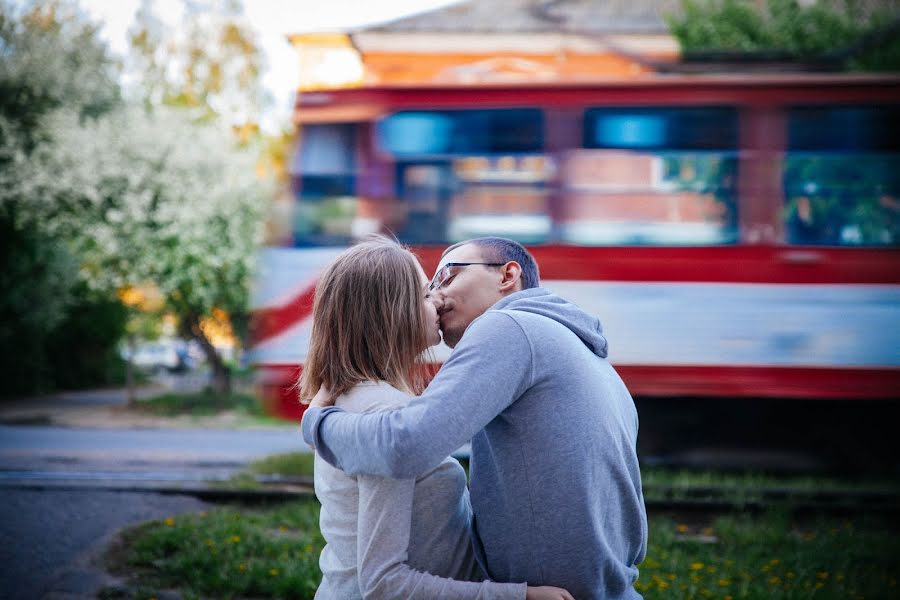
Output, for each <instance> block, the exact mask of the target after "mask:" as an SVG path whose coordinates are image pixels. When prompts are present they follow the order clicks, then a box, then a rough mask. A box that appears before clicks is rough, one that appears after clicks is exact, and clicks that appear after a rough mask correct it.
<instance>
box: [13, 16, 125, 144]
mask: <svg viewBox="0 0 900 600" xmlns="http://www.w3.org/2000/svg"><path fill="white" fill-rule="evenodd" d="M0 49H2V60H0V119H2V123H3V126H4V127H3V128H0V135H3V134H4V133H5V134H7V135H9V134H10V133H12V132H13V131H15V132H16V133H18V134H19V135H22V136H25V137H26V138H27V139H29V141H31V137H32V136H33V135H34V134H35V133H36V131H37V125H38V122H39V120H40V118H41V117H42V116H43V115H45V114H47V113H49V112H50V111H52V110H55V109H58V108H62V107H64V106H65V107H69V108H73V109H74V110H75V111H76V112H78V113H79V114H80V115H82V116H98V115H101V114H103V113H105V112H107V111H109V110H110V109H112V108H113V107H114V106H115V105H116V104H117V103H118V102H119V100H120V94H119V86H118V83H116V72H117V69H118V65H117V64H116V63H115V61H114V60H113V59H112V58H111V56H110V55H109V53H108V51H107V49H106V46H105V45H104V44H103V43H102V42H101V41H100V39H99V37H98V27H97V26H96V25H95V24H93V23H91V22H90V21H88V20H87V18H86V17H85V15H84V14H83V13H82V12H81V11H80V10H79V9H78V7H77V5H75V4H74V3H72V2H68V1H65V0H51V1H44V2H40V1H32V2H25V3H21V4H19V3H16V4H14V3H11V2H9V1H8V0H2V1H0ZM11 130H12V131H11Z"/></svg>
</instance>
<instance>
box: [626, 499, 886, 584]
mask: <svg viewBox="0 0 900 600" xmlns="http://www.w3.org/2000/svg"><path fill="white" fill-rule="evenodd" d="M895 530H896V523H889V522H887V521H884V520H880V519H874V518H867V517H861V518H858V519H855V520H854V521H848V520H839V519H825V518H820V519H818V520H815V521H813V522H808V523H796V522H791V521H790V520H789V519H788V517H787V516H786V515H784V514H779V513H770V514H768V515H764V516H760V517H749V516H736V517H721V518H718V519H715V520H714V521H713V522H712V523H710V524H702V525H696V524H695V525H688V524H684V523H678V522H676V521H674V520H672V519H671V518H668V517H664V516H654V517H653V518H651V524H650V544H649V548H648V552H647V558H646V560H645V561H644V563H643V564H642V565H641V567H640V569H641V574H640V578H639V579H638V581H637V583H636V584H635V587H636V588H637V589H638V591H640V592H641V593H642V594H643V595H644V598H646V599H647V600H652V599H656V598H685V599H706V598H719V599H725V600H727V599H729V598H730V599H732V600H735V599H738V598H751V599H772V600H781V599H784V600H803V599H807V598H809V599H812V598H815V599H831V598H834V599H837V598H841V599H848V598H849V599H863V598H887V597H897V592H898V590H897V589H896V587H897V577H898V574H900V552H898V551H900V544H898V541H897V539H896V535H895V533H894V531H895Z"/></svg>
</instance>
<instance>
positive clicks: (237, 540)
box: [228, 535, 241, 544]
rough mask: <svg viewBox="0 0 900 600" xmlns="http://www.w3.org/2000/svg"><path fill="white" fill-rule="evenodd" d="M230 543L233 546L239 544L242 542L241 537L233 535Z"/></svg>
mask: <svg viewBox="0 0 900 600" xmlns="http://www.w3.org/2000/svg"><path fill="white" fill-rule="evenodd" d="M228 541H229V542H231V543H232V544H237V543H238V542H240V541H241V536H239V535H233V536H231V539H230V540H228Z"/></svg>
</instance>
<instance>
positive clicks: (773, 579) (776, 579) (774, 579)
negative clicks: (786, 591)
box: [769, 575, 781, 585]
mask: <svg viewBox="0 0 900 600" xmlns="http://www.w3.org/2000/svg"><path fill="white" fill-rule="evenodd" d="M769 585H781V577H778V576H777V575H773V576H772V577H769Z"/></svg>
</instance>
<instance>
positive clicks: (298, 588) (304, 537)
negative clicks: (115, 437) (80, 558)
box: [107, 500, 324, 600]
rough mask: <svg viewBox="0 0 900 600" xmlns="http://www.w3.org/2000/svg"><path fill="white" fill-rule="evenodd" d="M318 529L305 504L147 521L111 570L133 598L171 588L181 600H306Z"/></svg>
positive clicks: (311, 505)
mask: <svg viewBox="0 0 900 600" xmlns="http://www.w3.org/2000/svg"><path fill="white" fill-rule="evenodd" d="M318 523H319V506H318V504H317V503H315V502H314V501H311V500H310V501H299V502H291V503H288V504H284V505H280V506H276V507H274V508H269V509H265V510H250V509H241V508H237V507H225V508H220V509H216V510H214V511H210V512H208V513H199V514H195V515H185V516H179V517H169V518H166V519H164V520H161V521H151V522H149V523H145V524H143V525H140V526H138V527H136V528H134V529H130V530H128V531H126V533H125V534H124V535H123V538H122V548H121V549H114V551H111V553H110V555H111V559H112V560H114V561H115V562H114V563H113V567H112V569H113V571H114V572H118V573H127V574H129V575H130V578H131V586H132V589H133V590H135V594H134V596H133V597H134V598H136V599H137V600H142V599H144V600H146V599H149V598H154V597H157V596H158V595H159V593H160V592H161V591H163V590H171V589H177V590H178V592H179V593H180V594H181V596H182V597H183V598H185V600H190V599H199V598H223V599H224V598H236V597H253V598H312V597H313V595H314V594H315V590H316V587H318V585H319V582H320V580H321V574H320V572H319V566H318V560H319V553H320V552H321V550H322V547H323V545H324V541H323V540H322V537H321V535H320V534H319V528H318ZM113 554H115V555H116V556H115V557H113V556H112V555H113ZM110 593H111V592H110V591H108V592H107V595H108V596H109V594H110Z"/></svg>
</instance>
